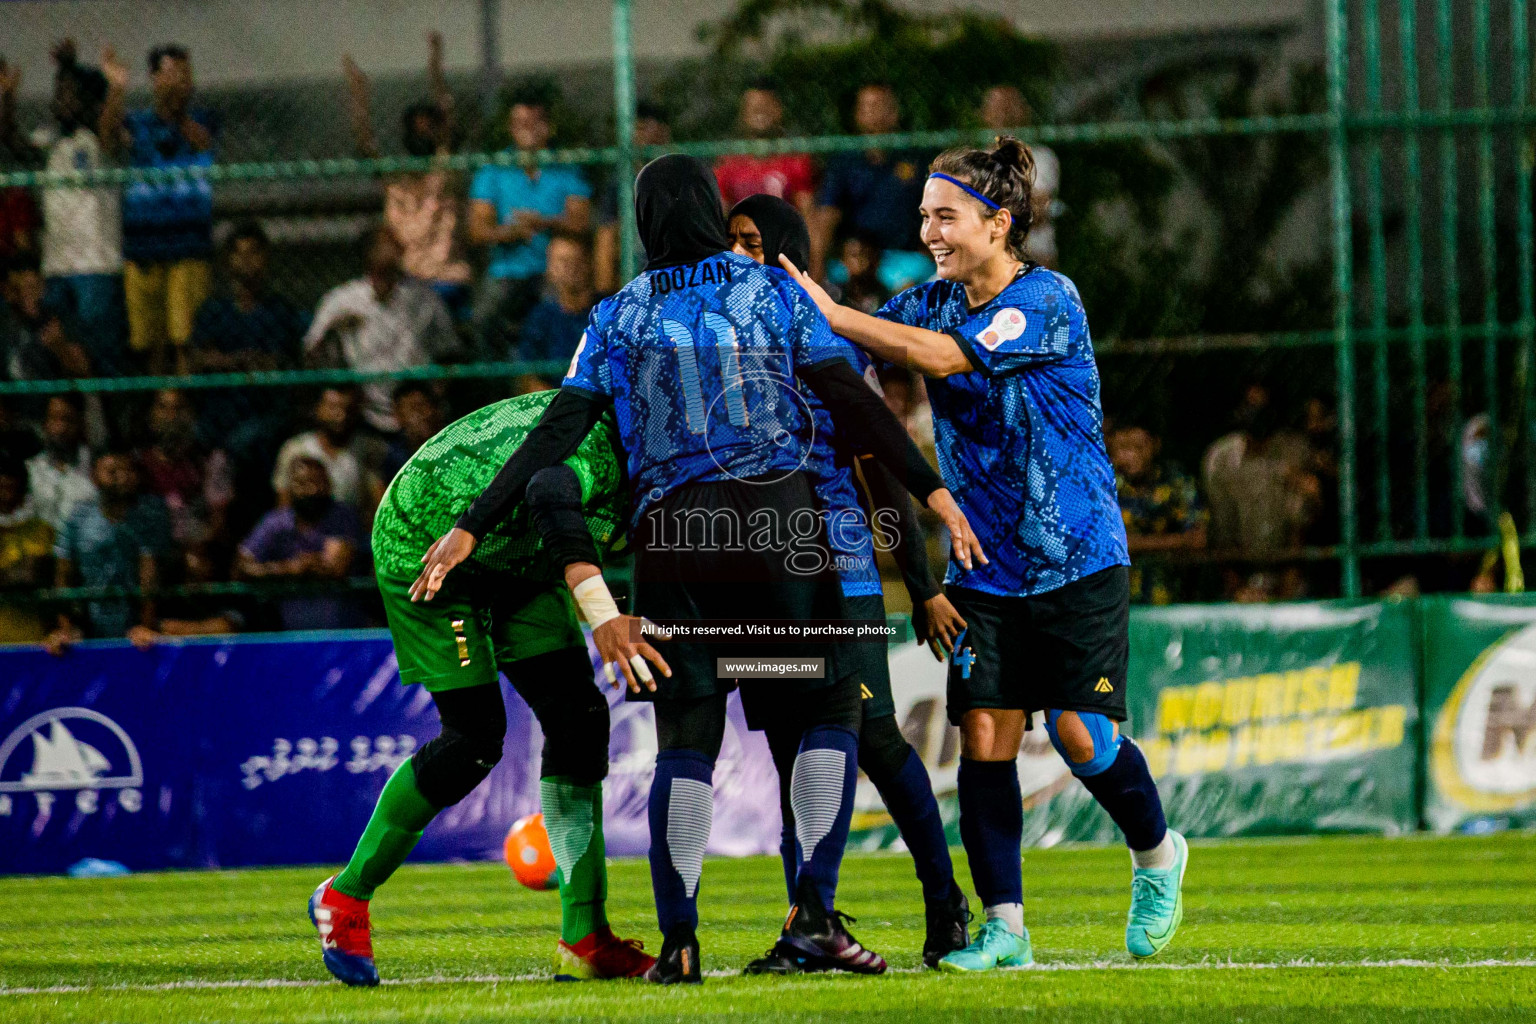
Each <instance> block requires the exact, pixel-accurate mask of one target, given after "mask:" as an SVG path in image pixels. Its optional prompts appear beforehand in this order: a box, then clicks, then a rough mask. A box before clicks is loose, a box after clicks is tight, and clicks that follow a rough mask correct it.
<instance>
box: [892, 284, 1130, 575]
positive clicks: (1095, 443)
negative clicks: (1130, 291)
mask: <svg viewBox="0 0 1536 1024" xmlns="http://www.w3.org/2000/svg"><path fill="white" fill-rule="evenodd" d="M879 315H880V316H881V317H883V318H885V319H887V320H894V321H896V322H898V323H904V324H911V325H913V326H916V327H925V328H927V329H929V330H933V331H943V332H945V333H948V334H949V335H951V336H952V337H953V338H954V339H955V340H956V342H957V343H959V345H960V347H961V348H962V349H964V350H965V352H966V354H967V355H968V356H969V357H970V360H971V363H972V365H974V366H976V367H978V369H977V370H975V371H973V372H970V373H962V374H956V375H954V376H952V377H946V378H944V379H942V380H930V381H929V382H928V395H929V398H930V400H931V401H932V403H933V420H934V435H935V440H936V442H937V446H938V456H939V471H940V472H941V473H942V474H943V475H944V482H945V483H946V484H947V485H948V486H949V489H950V490H951V491H953V492H954V495H955V500H956V501H958V502H959V504H960V508H961V509H962V510H963V511H964V512H965V515H966V518H967V519H969V520H970V523H971V527H972V528H973V529H974V530H975V531H976V535H977V538H978V539H979V540H980V541H981V544H982V549H983V550H984V551H986V553H987V557H988V558H989V559H991V564H990V565H977V566H976V567H975V568H974V569H972V570H971V571H970V572H966V571H965V570H964V569H962V568H961V567H960V566H958V565H956V564H954V563H953V562H951V563H950V567H949V573H948V575H947V577H946V582H948V583H953V584H957V585H959V586H962V587H970V588H973V589H976V590H981V591H985V592H986V593H989V594H999V595H1003V596H1009V597H1022V596H1028V595H1030V594H1043V593H1046V592H1048V591H1051V590H1056V589H1058V588H1059V587H1063V586H1065V585H1067V584H1068V583H1071V582H1073V581H1075V580H1079V579H1082V578H1083V577H1084V576H1088V575H1090V574H1092V573H1095V572H1098V571H1099V570H1101V569H1107V568H1109V567H1110V566H1113V565H1129V564H1130V558H1129V557H1128V556H1127V554H1126V544H1125V525H1124V523H1123V522H1122V521H1121V519H1120V506H1119V504H1118V502H1117V501H1116V498H1115V473H1114V470H1113V469H1112V468H1111V466H1110V463H1109V455H1108V453H1107V452H1106V451H1105V448H1104V416H1103V412H1102V410H1101V408H1100V406H1099V370H1098V366H1097V365H1096V364H1095V363H1094V360H1093V342H1092V340H1091V339H1090V337H1089V334H1088V318H1087V315H1086V314H1085V313H1084V312H1083V301H1082V299H1081V298H1080V297H1079V296H1078V293H1077V287H1076V285H1074V284H1073V283H1072V282H1071V281H1070V280H1068V279H1067V278H1066V277H1065V276H1063V275H1061V274H1058V273H1056V272H1055V271H1052V270H1047V269H1045V268H1043V267H1035V268H1033V269H1031V270H1029V272H1028V273H1023V274H1021V275H1020V276H1019V277H1017V278H1015V279H1014V281H1013V282H1012V283H1011V284H1010V285H1009V286H1008V287H1007V288H1005V289H1003V291H1002V293H1001V294H999V295H998V296H997V297H996V298H995V299H993V300H992V301H991V302H988V303H987V304H986V305H984V306H982V307H981V308H979V309H974V310H973V309H969V308H967V306H966V304H965V288H964V286H963V285H960V284H958V283H956V282H952V281H932V282H929V283H928V284H923V285H918V286H917V287H916V288H909V289H908V290H906V291H904V292H902V293H901V294H900V295H897V296H896V297H895V298H893V299H892V300H891V301H890V302H888V303H886V305H885V308H884V309H882V310H881V311H880V313H879Z"/></svg>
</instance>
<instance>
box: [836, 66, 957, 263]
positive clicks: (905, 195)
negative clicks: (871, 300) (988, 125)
mask: <svg viewBox="0 0 1536 1024" xmlns="http://www.w3.org/2000/svg"><path fill="white" fill-rule="evenodd" d="M853 120H854V125H855V127H856V128H857V129H858V131H859V134H861V135H888V134H890V133H892V132H895V131H897V130H898V129H899V128H900V127H901V107H900V106H899V104H898V103H897V101H896V92H895V90H894V89H892V88H891V87H890V86H889V85H885V84H883V83H870V84H868V85H865V86H863V87H862V88H861V89H859V92H858V97H857V99H856V100H855V102H854V107H853ZM927 172H928V156H927V155H926V154H924V153H919V152H916V151H914V150H894V151H892V150H884V149H868V150H865V151H864V152H862V153H836V154H834V155H833V156H832V157H831V158H829V159H828V160H827V172H826V175H825V176H824V177H823V178H822V182H821V195H820V197H819V199H818V203H819V209H817V211H816V217H815V218H814V219H813V220H812V221H811V224H812V228H813V229H812V232H811V241H812V247H811V262H812V276H814V277H821V276H823V275H824V274H825V275H826V276H828V277H829V278H830V279H831V280H832V281H833V283H835V284H840V283H841V277H842V274H841V268H836V267H827V266H826V257H827V255H828V254H829V253H831V251H832V243H833V241H834V240H835V239H836V238H837V234H838V230H839V228H841V229H842V230H843V231H844V232H845V233H849V234H851V233H854V232H858V233H860V234H862V235H864V236H866V237H868V238H871V239H872V240H873V241H874V242H875V243H876V244H878V245H879V247H880V248H881V250H883V255H882V257H881V260H880V268H879V274H880V280H881V281H882V282H884V284H885V287H886V288H888V289H889V290H890V291H891V292H892V293H895V292H898V291H900V290H901V289H903V288H906V287H909V286H910V285H914V284H917V283H918V282H920V281H924V280H927V279H928V278H929V277H930V276H932V274H933V260H932V259H931V258H930V257H929V255H928V250H927V249H926V248H925V247H924V245H923V240H922V237H921V235H920V234H919V225H920V223H921V222H920V221H919V219H918V216H917V208H918V206H920V205H921V204H922V199H923V183H924V182H925V181H926V180H927V177H928V173H927Z"/></svg>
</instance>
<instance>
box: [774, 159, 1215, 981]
mask: <svg viewBox="0 0 1536 1024" xmlns="http://www.w3.org/2000/svg"><path fill="white" fill-rule="evenodd" d="M929 170H930V173H929V177H928V182H927V184H926V186H925V187H924V189H923V202H922V207H921V209H920V213H921V215H922V219H923V241H924V242H925V243H926V244H927V246H928V250H929V252H930V253H932V255H933V258H934V261H935V262H936V263H937V264H938V278H937V280H934V281H931V282H929V283H927V284H923V285H919V286H917V287H915V288H911V289H908V290H907V291H905V292H902V293H901V294H900V295H897V296H896V297H895V298H893V299H892V300H891V301H890V302H889V303H887V304H886V306H885V307H884V308H883V309H881V310H880V312H879V314H878V316H869V315H867V314H864V313H860V312H858V311H857V310H853V309H849V308H846V307H843V306H839V305H837V304H836V303H834V302H833V301H832V300H831V298H830V297H829V296H828V295H827V293H826V292H825V291H824V290H823V289H821V288H820V287H819V286H818V285H816V284H815V282H813V281H811V280H810V279H809V278H807V277H806V276H805V275H804V274H803V273H800V272H799V271H798V270H797V269H796V268H794V267H793V266H792V265H791V264H790V263H789V262H788V261H785V264H786V269H788V270H790V272H791V273H793V274H795V276H796V279H797V280H798V281H799V282H800V283H801V285H802V286H803V287H805V289H806V290H807V291H808V292H810V294H811V295H812V297H813V298H815V300H816V302H817V304H818V305H819V306H820V307H821V309H822V311H823V312H824V313H826V314H827V318H828V320H829V321H830V324H831V327H832V329H833V331H835V332H836V333H838V334H840V335H842V336H843V337H846V338H848V339H849V340H851V341H853V342H854V343H856V344H858V345H859V346H861V347H863V348H864V349H866V350H867V351H868V352H870V353H871V354H872V355H874V356H876V357H878V358H881V359H885V360H889V361H890V362H893V363H898V364H901V365H904V366H908V367H910V368H912V369H914V370H917V371H918V372H920V373H922V374H924V375H925V376H926V377H928V379H929V384H928V391H929V396H930V399H931V401H932V403H933V417H934V432H935V435H936V440H937V444H938V456H939V469H940V471H941V472H942V474H943V476H944V481H945V483H946V484H947V485H948V486H949V488H950V490H951V491H952V492H953V493H954V495H955V498H956V500H957V501H958V502H959V504H960V507H961V509H962V510H963V511H964V513H965V515H966V517H967V518H968V519H969V520H970V523H971V525H972V528H973V529H974V530H975V531H976V534H977V537H978V539H979V540H980V541H981V543H982V544H983V545H984V546H985V549H986V551H987V552H988V554H989V555H990V557H991V561H990V563H988V564H986V565H982V564H979V563H978V564H975V565H973V567H972V568H970V569H965V568H964V567H962V566H959V565H956V564H953V563H952V564H951V565H950V568H949V573H948V576H947V578H946V583H947V587H946V590H947V593H948V594H949V597H950V600H951V601H952V602H953V603H954V606H955V608H956V609H957V610H958V611H959V612H960V614H961V615H962V616H963V617H964V618H965V620H966V631H965V633H964V634H963V635H962V636H961V638H960V639H959V640H958V641H957V642H956V644H955V650H954V653H953V654H952V656H951V658H950V669H949V694H948V698H949V717H950V720H951V721H952V722H954V723H955V724H956V725H958V726H959V727H960V730H961V736H962V748H961V762H960V778H959V795H960V837H961V840H962V842H963V843H964V844H965V849H966V853H967V855H968V856H969V858H970V864H971V874H972V876H973V877H974V878H975V880H976V888H977V895H979V896H980V897H981V901H982V905H983V906H984V907H985V908H986V917H987V920H986V923H985V925H984V926H983V927H982V929H981V931H980V932H979V934H978V937H977V939H976V941H975V942H973V943H972V944H971V945H970V946H968V947H966V948H965V949H962V950H959V951H958V952H955V953H951V954H950V955H948V956H946V957H945V958H944V959H943V960H942V961H940V967H941V968H943V969H945V970H950V971H957V972H965V971H984V970H990V969H992V968H994V967H999V966H1002V967H1007V966H1015V965H1020V964H1027V963H1029V962H1031V960H1032V959H1033V954H1032V952H1031V949H1030V944H1029V933H1028V931H1026V930H1025V928H1024V923H1023V882H1022V878H1021V872H1020V849H1019V847H1020V843H1021V837H1022V832H1023V812H1022V802H1021V799H1020V792H1019V779H1018V771H1017V767H1016V761H1017V758H1018V753H1019V743H1020V741H1021V740H1022V738H1023V733H1024V730H1025V729H1026V728H1029V722H1030V716H1031V715H1032V714H1033V712H1035V711H1044V712H1045V716H1046V731H1047V732H1048V733H1049V735H1050V738H1051V742H1052V744H1053V745H1054V746H1055V747H1056V750H1057V751H1058V752H1059V753H1060V754H1061V756H1062V757H1063V758H1064V759H1065V760H1066V762H1067V764H1068V766H1069V767H1070V768H1071V770H1072V773H1073V774H1074V775H1076V776H1077V777H1078V779H1080V780H1081V781H1082V783H1083V785H1084V786H1086V787H1087V789H1088V791H1089V792H1090V793H1092V794H1093V795H1094V797H1095V798H1096V799H1097V800H1098V802H1099V803H1100V805H1102V806H1103V808H1104V809H1105V810H1106V811H1107V812H1108V813H1109V816H1110V817H1111V818H1113V819H1114V821H1115V824H1116V825H1118V826H1119V827H1120V830H1121V832H1122V833H1124V835H1125V841H1126V844H1127V845H1128V846H1129V847H1130V849H1131V859H1132V862H1133V872H1132V881H1131V909H1130V913H1129V915H1128V917H1127V920H1126V929H1125V944H1126V948H1127V949H1128V950H1129V951H1130V952H1131V954H1132V955H1133V956H1136V957H1149V956H1153V955H1155V954H1156V953H1158V952H1159V951H1160V950H1162V948H1163V947H1164V946H1166V945H1167V944H1168V941H1169V940H1170V939H1171V938H1172V937H1173V934H1174V931H1175V930H1176V929H1177V928H1178V926H1179V922H1180V920H1181V919H1182V917H1183V912H1184V902H1183V895H1182V886H1183V878H1184V869H1185V865H1186V863H1187V861H1188V856H1189V853H1188V847H1187V846H1186V844H1185V842H1184V838H1183V837H1182V836H1180V835H1179V834H1178V833H1177V832H1173V831H1171V830H1169V829H1168V827H1167V825H1166V823H1165V821H1164V819H1163V807H1162V801H1161V800H1160V798H1159V797H1158V792H1157V787H1156V785H1155V784H1154V783H1153V781H1152V776H1151V773H1150V772H1149V771H1148V770H1147V763H1146V760H1145V759H1144V758H1143V757H1142V755H1141V751H1140V750H1139V749H1137V747H1136V744H1135V743H1133V742H1131V741H1130V740H1129V739H1127V738H1125V737H1123V736H1121V735H1120V731H1119V723H1121V722H1123V721H1124V720H1125V717H1126V716H1125V685H1126V663H1127V660H1128V656H1129V642H1128V638H1127V627H1128V619H1129V587H1128V576H1127V567H1128V566H1129V564H1130V559H1129V557H1128V556H1127V554H1126V542H1125V527H1124V524H1123V523H1122V521H1121V518H1120V508H1119V504H1118V502H1117V501H1116V497H1115V475H1114V471H1113V470H1112V469H1111V468H1110V464H1109V457H1108V455H1107V454H1106V452H1105V449H1104V431H1103V414H1102V411H1101V409H1100V406H1099V373H1098V367H1097V366H1096V364H1095V363H1094V357H1093V344H1092V341H1091V340H1090V338H1089V333H1088V321H1087V317H1086V315H1085V314H1084V312H1083V304H1082V299H1081V298H1080V297H1079V296H1078V293H1077V288H1076V286H1075V285H1073V284H1072V282H1071V281H1070V280H1068V279H1067V278H1066V277H1064V276H1062V275H1061V274H1058V273H1056V272H1055V271H1052V270H1048V269H1046V268H1044V267H1041V266H1039V265H1037V264H1035V263H1033V262H1031V261H1030V260H1029V258H1028V256H1027V254H1026V253H1025V249H1024V240H1025V237H1026V236H1027V235H1028V234H1029V226H1030V201H1031V186H1032V183H1033V178H1034V159H1033V157H1032V155H1031V154H1030V151H1029V148H1028V147H1027V146H1025V145H1024V144H1023V143H1021V142H1019V141H1018V140H1017V139H1011V138H999V139H998V140H997V148H996V149H993V150H990V151H988V150H979V149H953V150H950V151H948V152H946V153H944V154H942V155H940V156H939V157H938V159H936V160H935V161H934V162H933V164H932V166H931V167H930V169H929Z"/></svg>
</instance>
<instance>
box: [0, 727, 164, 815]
mask: <svg viewBox="0 0 1536 1024" xmlns="http://www.w3.org/2000/svg"><path fill="white" fill-rule="evenodd" d="M143 785H144V766H143V763H142V762H141V761H140V760H139V751H138V748H137V747H135V746H134V744H133V740H132V739H131V738H129V736H128V734H127V733H126V732H125V731H123V728H122V726H120V725H118V724H117V723H116V722H114V721H112V719H110V718H108V717H107V716H106V715H103V714H102V713H101V712H99V711H92V710H91V709H90V708H53V709H51V710H49V711H44V712H42V713H41V714H37V715H33V716H32V717H31V718H29V719H27V720H26V721H25V722H22V723H21V724H20V725H19V726H17V727H16V728H15V729H12V730H11V732H10V735H8V736H7V737H6V738H5V742H4V743H0V814H6V813H9V811H10V808H11V798H10V796H9V794H11V793H36V794H39V800H38V803H39V808H40V809H41V808H42V806H43V805H44V804H45V803H46V804H47V805H49V806H51V805H52V802H53V801H52V800H51V799H47V800H45V799H44V795H45V794H52V793H59V792H68V791H72V790H73V791H76V793H77V797H76V801H75V803H76V805H77V807H79V809H80V810H81V811H83V812H84V813H87V814H89V813H92V812H93V811H95V809H96V799H95V797H96V794H97V792H99V791H100V790H105V789H115V790H119V791H120V792H119V797H118V803H119V804H120V805H121V806H122V807H123V809H124V810H127V811H130V812H132V811H137V810H138V809H139V803H140V801H139V792H138V790H139V787H141V786H143Z"/></svg>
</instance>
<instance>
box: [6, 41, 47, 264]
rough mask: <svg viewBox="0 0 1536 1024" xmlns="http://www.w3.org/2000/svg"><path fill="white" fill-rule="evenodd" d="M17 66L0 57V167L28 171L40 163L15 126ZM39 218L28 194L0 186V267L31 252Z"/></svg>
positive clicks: (35, 153)
mask: <svg viewBox="0 0 1536 1024" xmlns="http://www.w3.org/2000/svg"><path fill="white" fill-rule="evenodd" d="M20 88H21V69H20V68H13V67H11V66H10V65H9V64H7V63H6V62H5V59H4V58H3V57H0V170H6V171H11V170H17V171H30V170H34V169H36V167H37V166H38V164H39V163H40V161H39V159H38V152H37V147H35V146H34V145H32V143H31V142H30V141H28V140H27V139H25V138H23V137H22V134H21V132H20V130H19V129H18V128H17V126H16V92H17V90H18V89H20ZM40 222H41V218H40V217H39V216H38V213H37V204H36V203H34V202H33V201H32V194H31V193H30V192H28V191H27V190H26V189H24V188H21V187H16V188H0V267H3V266H5V265H6V264H7V263H8V262H10V261H11V260H12V259H13V258H15V257H16V256H18V255H20V254H23V253H31V252H35V251H36V249H37V229H38V226H39V224H40Z"/></svg>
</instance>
